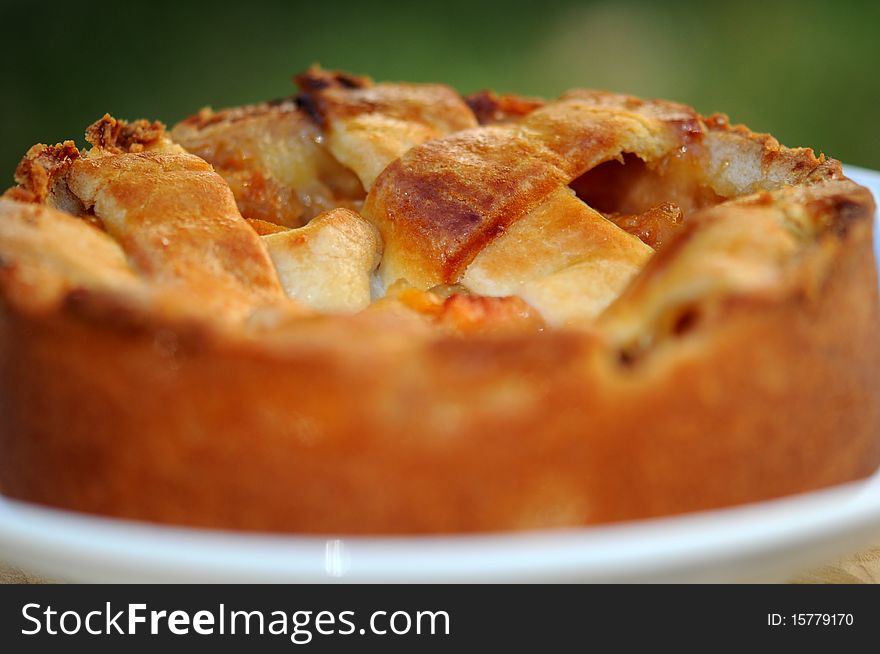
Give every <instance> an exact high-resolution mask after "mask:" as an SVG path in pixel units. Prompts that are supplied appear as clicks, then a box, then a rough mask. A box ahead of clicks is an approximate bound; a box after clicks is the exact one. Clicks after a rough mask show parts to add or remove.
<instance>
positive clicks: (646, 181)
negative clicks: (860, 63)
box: [0, 67, 880, 534]
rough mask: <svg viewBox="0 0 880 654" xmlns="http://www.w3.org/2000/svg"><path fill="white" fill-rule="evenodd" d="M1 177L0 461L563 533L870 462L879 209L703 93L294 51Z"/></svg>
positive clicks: (207, 523) (347, 511) (339, 526)
mask: <svg viewBox="0 0 880 654" xmlns="http://www.w3.org/2000/svg"><path fill="white" fill-rule="evenodd" d="M296 82H297V84H298V86H299V93H298V94H297V95H295V96H293V97H290V98H286V99H283V100H278V101H274V102H268V103H264V104H256V105H251V106H245V107H238V108H233V109H225V110H221V111H213V110H211V109H202V110H201V111H199V112H198V113H197V114H195V115H193V116H192V117H190V118H188V119H186V120H184V121H183V122H181V123H180V124H178V125H176V126H175V127H174V128H173V129H171V130H166V129H165V127H164V126H163V125H162V124H161V123H158V122H148V121H144V120H139V121H135V122H125V121H123V120H117V119H115V118H112V117H111V116H109V115H108V116H104V117H103V118H102V119H100V120H98V121H97V122H96V123H94V124H93V125H91V126H90V127H89V128H88V130H87V132H86V139H87V141H88V142H89V144H90V147H88V148H86V149H79V148H78V147H77V146H76V145H75V144H74V143H73V142H71V141H66V142H64V143H60V144H57V145H53V146H46V145H35V146H34V147H33V148H31V149H30V150H29V151H28V152H27V154H26V155H25V157H24V159H23V160H22V161H21V163H20V165H19V166H18V168H17V170H16V172H15V181H16V185H15V186H14V187H12V188H10V189H9V190H8V191H7V192H6V193H5V194H4V196H3V199H2V200H0V489H2V492H3V493H4V494H5V495H7V496H9V497H13V498H17V499H23V500H27V501H31V502H37V503H41V504H47V505H51V506H56V507H63V508H66V509H71V510H76V511H86V512H92V513H99V514H104V515H111V516H119V517H125V518H133V519H140V520H148V521H157V522H163V523H175V524H183V525H193V526H204V527H221V528H233V529H246V530H264V531H283V532H298V533H347V534H415V533H450V532H477V531H499V530H522V529H536V528H550V527H571V526H577V525H586V524H593V523H604V522H612V521H621V520H630V519H637V518H645V517H650V516H658V515H665V514H672V513H681V512H687V511H696V510H702V509H711V508H714V507H722V506H728V505H734V504H740V503H744V502H751V501H757V500H763V499H766V498H774V497H778V496H782V495H786V494H791V493H798V492H802V491H808V490H811V489H816V488H820V487H824V486H828V485H832V484H838V483H842V482H846V481H850V480H855V479H858V478H862V477H865V476H867V475H869V474H870V473H871V472H872V471H873V470H875V469H876V468H877V466H878V464H880V402H878V394H877V389H878V387H880V349H878V347H880V341H878V338H877V333H878V329H880V314H878V292H877V278H876V277H877V276H876V269H875V263H874V254H873V248H872V219H873V213H874V203H873V199H872V197H871V195H870V193H869V192H868V191H867V190H866V189H865V188H862V187H860V186H858V185H857V184H855V183H854V182H852V181H851V180H849V179H847V178H846V177H845V176H844V174H843V172H842V170H841V165H840V163H839V162H837V161H835V160H833V159H826V158H825V157H824V156H819V157H817V156H815V155H814V154H813V152H812V151H811V150H808V149H791V148H787V147H783V146H781V145H780V144H779V143H778V142H777V141H776V140H775V139H773V138H772V137H770V136H767V135H762V134H755V133H753V132H751V131H750V130H748V129H747V128H745V127H743V126H738V125H732V124H730V123H729V122H728V120H727V118H726V117H725V116H723V115H717V114H716V115H713V116H710V117H703V116H701V115H699V114H697V113H696V112H695V111H694V110H693V109H691V108H690V107H687V106H684V105H680V104H675V103H672V102H666V101H659V100H641V99H638V98H634V97H630V96H625V95H617V94H614V93H607V92H603V91H590V90H573V91H569V92H568V93H566V94H564V95H563V96H561V97H559V98H557V99H555V100H552V101H544V100H540V99H534V98H523V97H518V96H513V95H498V94H495V93H492V92H482V93H478V94H475V95H471V96H465V97H463V96H461V95H459V94H458V93H456V92H455V91H453V90H452V89H451V88H449V87H447V86H442V85H433V84H396V83H395V84H390V83H373V82H372V81H371V80H369V79H367V78H364V77H357V76H353V75H349V74H345V73H339V72H330V71H325V70H322V69H320V68H317V67H315V68H312V69H310V70H308V71H307V72H305V73H304V74H302V75H300V76H298V77H297V78H296Z"/></svg>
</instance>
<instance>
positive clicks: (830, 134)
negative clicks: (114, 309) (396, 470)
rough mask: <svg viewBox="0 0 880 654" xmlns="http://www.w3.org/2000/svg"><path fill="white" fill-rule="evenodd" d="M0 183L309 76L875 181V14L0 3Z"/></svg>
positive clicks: (608, 5)
mask: <svg viewBox="0 0 880 654" xmlns="http://www.w3.org/2000/svg"><path fill="white" fill-rule="evenodd" d="M0 7H2V9H0V26H2V30H3V32H2V38H0V61H2V62H3V64H2V65H3V67H4V73H3V78H2V79H3V89H4V90H3V102H2V103H0V106H2V111H3V120H2V121H0V130H2V132H0V170H2V171H3V175H5V178H4V180H5V182H4V183H3V184H0V188H2V187H5V186H6V185H7V184H8V183H11V182H12V171H13V169H14V167H15V164H16V162H17V161H18V159H19V158H20V156H21V155H22V154H23V153H24V151H25V150H26V149H27V148H28V147H29V146H30V145H32V144H33V143H35V142H51V143H54V142H56V141H59V140H62V139H66V138H74V139H77V140H78V141H79V142H81V141H82V134H83V130H84V128H85V126H86V125H87V124H89V123H90V122H92V121H93V120H95V119H96V118H98V117H100V116H101V115H103V113H104V112H106V111H109V112H110V113H112V114H114V115H117V116H120V117H124V118H141V117H143V118H151V119H152V118H158V119H161V120H163V121H165V122H167V123H169V124H172V123H174V122H176V121H177V120H180V119H181V118H183V117H185V116H187V115H189V114H190V113H192V112H194V111H195V110H197V109H198V108H199V107H201V106H204V105H212V106H214V107H222V106H229V105H236V104H242V103H247V102H254V101H258V100H265V99H271V98H276V97H280V96H284V95H288V94H290V93H291V92H292V91H293V86H292V84H291V83H290V77H291V75H292V74H293V73H295V72H297V71H300V70H302V69H303V68H305V67H306V66H308V65H309V64H310V63H312V62H320V63H321V64H322V65H324V66H325V67H336V68H342V69H346V70H349V71H352V72H356V73H364V74H369V75H371V76H372V77H374V78H375V79H380V80H383V79H390V80H412V81H444V82H448V83H450V84H452V85H453V86H455V87H457V88H458V89H460V90H461V91H463V92H470V91H474V90H478V89H481V88H487V87H490V88H495V89H497V90H499V91H510V92H518V93H525V94H536V95H544V96H554V95H556V94H559V93H560V92H562V91H564V90H565V89H567V88H569V87H572V86H589V87H599V88H607V89H611V90H616V91H624V92H629V93H634V94H639V95H646V96H655V97H666V98H670V99H675V100H680V101H684V102H687V103H689V104H693V105H695V106H696V107H697V108H698V109H699V110H700V111H701V112H703V113H709V112H713V111H723V112H725V113H728V114H729V115H730V116H731V118H732V119H733V120H735V121H737V122H744V123H746V124H748V125H749V126H750V127H752V128H753V129H755V130H758V131H769V132H771V133H773V134H774V135H775V136H777V137H778V138H779V139H780V140H781V141H782V142H783V143H786V144H788V145H793V146H794V145H802V146H810V147H813V148H815V149H816V150H817V151H824V152H825V153H827V154H829V155H831V156H834V157H836V158H839V159H842V160H844V161H847V162H849V163H854V164H859V165H862V166H867V167H872V168H878V169H880V121H878V107H880V2H845V1H843V0H839V1H838V2H810V1H809V0H800V1H795V0H783V1H781V2H771V1H769V0H763V1H759V0H739V1H730V2H726V3H718V4H714V3H709V2H691V1H678V2H676V1H673V2H666V3H659V2H652V1H645V0H631V1H622V2H607V1H606V2H573V1H571V0H541V1H540V2H535V1H528V2H527V1H525V0H507V1H506V2H504V3H479V2H476V1H475V0H469V1H463V0H445V1H444V2H442V3H437V4H421V3H416V2H409V3H404V2H397V3H368V2H364V1H361V2H355V1H351V0H340V1H330V0H328V1H326V2H310V3H298V2H268V1H264V0H239V1H238V2H227V1H225V0H216V1H214V2H200V3H196V4H185V3H183V2H180V1H178V2H152V3H137V2H130V1H129V2H119V3H109V2H101V3H97V2H79V3H77V2H67V3H53V2H42V3H39V4H36V3H24V2H17V3H10V2H7V1H6V0H2V4H0Z"/></svg>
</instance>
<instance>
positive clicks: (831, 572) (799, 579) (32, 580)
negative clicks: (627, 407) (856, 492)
mask: <svg viewBox="0 0 880 654" xmlns="http://www.w3.org/2000/svg"><path fill="white" fill-rule="evenodd" d="M791 581H792V582H793V583H799V584H876V583H880V547H875V548H872V549H868V550H864V551H862V552H859V553H858V554H853V555H852V556H847V557H844V558H842V559H839V560H837V561H833V562H830V563H828V564H827V565H824V566H821V567H819V568H815V569H813V570H807V571H804V572H803V573H801V574H800V575H797V576H796V577H795V578H793V579H791ZM0 583H3V584H44V583H52V581H51V580H48V579H44V578H42V577H38V576H36V575H32V574H30V573H28V572H27V571H25V570H21V569H19V568H16V567H13V566H10V565H6V564H4V563H0Z"/></svg>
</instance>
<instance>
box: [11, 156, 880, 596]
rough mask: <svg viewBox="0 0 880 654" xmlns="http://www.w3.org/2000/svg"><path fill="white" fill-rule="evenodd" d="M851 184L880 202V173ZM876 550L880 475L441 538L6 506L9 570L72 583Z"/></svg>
mask: <svg viewBox="0 0 880 654" xmlns="http://www.w3.org/2000/svg"><path fill="white" fill-rule="evenodd" d="M847 172H848V174H849V175H850V176H851V177H852V178H853V179H855V180H856V181H858V182H860V183H862V184H864V185H866V186H869V187H870V188H871V190H872V191H873V192H874V195H875V197H878V198H880V173H876V172H872V171H867V170H861V169H858V168H848V169H847ZM878 231H880V230H878ZM875 248H876V249H878V251H880V234H878V236H877V240H876V241H875ZM874 538H876V539H880V471H878V472H877V473H875V474H874V476H873V477H872V478H870V479H869V480H867V481H864V482H858V483H854V484H847V485H844V486H838V487H835V488H832V489H828V490H823V491H820V492H815V493H808V494H803V495H799V496H794V497H788V498H784V499H780V500H774V501H770V502H761V503H758V504H752V505H748V506H743V507H738V508H733V509H723V510H718V511H708V512H703V513H695V514H690V515H687V516H682V517H673V518H661V519H656V520H645V521H639V522H631V523H626V524H621V525H615V526H609V527H592V528H583V529H571V530H563V531H545V532H534V533H530V534H524V535H498V536H463V537H442V538H440V537H437V538H435V537H431V538H341V539H337V538H331V539H328V538H316V537H308V538H306V537H295V536H273V535H248V534H236V533H231V532H222V531H203V530H195V529H182V528H172V527H162V526H156V525H150V524H145V523H136V522H128V521H123V520H113V519H108V518H98V517H93V516H87V515H82V514H76V513H71V512H67V511H59V510H53V509H46V508H41V507H37V506H34V505H31V504H26V503H22V502H16V501H12V500H8V499H4V498H0V559H4V560H6V561H8V562H10V563H14V564H16V565H20V566H21V567H23V568H25V569H27V570H29V571H33V572H37V573H42V574H45V575H48V576H50V577H54V578H60V579H69V580H72V581H112V582H129V581H179V582H196V581H201V582H244V581H250V582H278V581H281V582H320V581H358V582H367V581H369V582H373V581H399V582H416V581H418V582H429V581H435V582H452V581H590V582H598V581H601V582H628V581H719V582H725V581H775V580H778V581H781V580H784V579H785V578H786V577H787V576H789V575H791V574H794V573H796V572H798V571H801V570H803V569H805V568H806V567H808V566H811V565H816V564H819V563H822V562H825V561H829V560H831V559H832V558H833V557H835V556H837V555H842V554H847V553H851V552H854V551H856V550H857V549H859V548H862V547H865V546H866V545H868V544H870V543H871V542H872V539H874ZM875 542H877V541H875Z"/></svg>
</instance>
